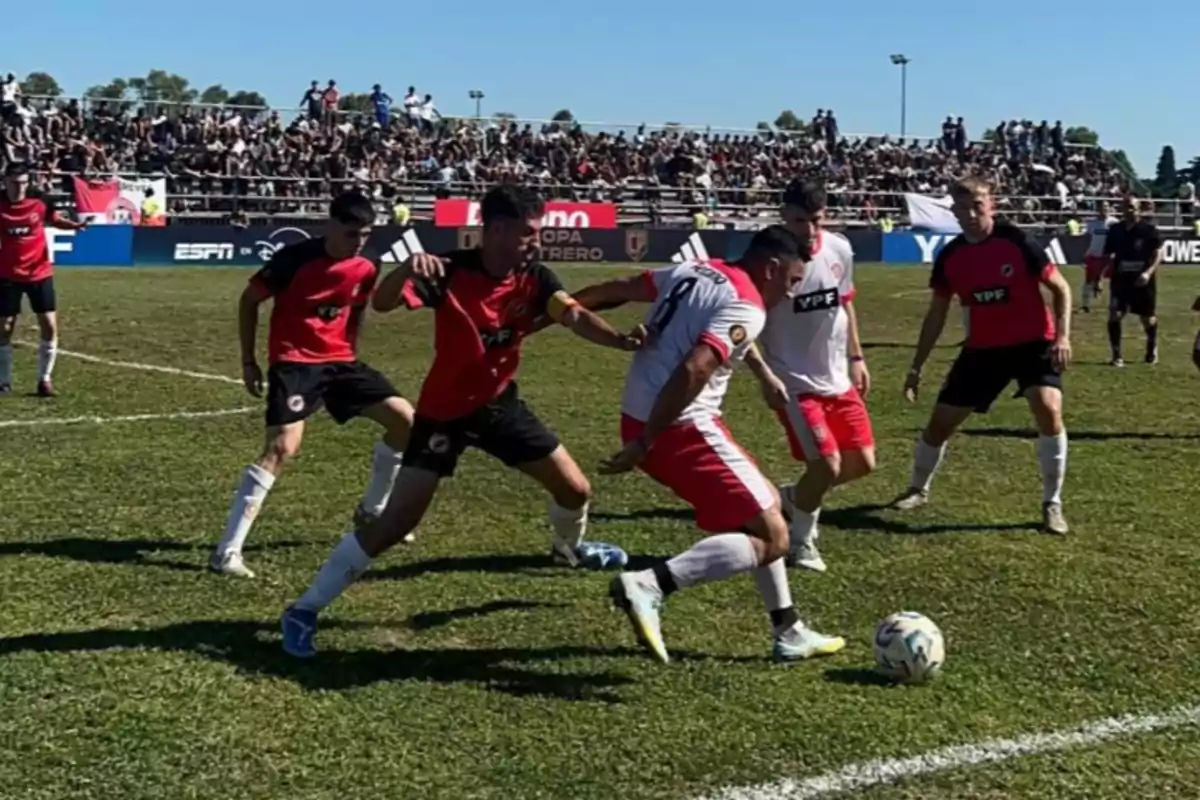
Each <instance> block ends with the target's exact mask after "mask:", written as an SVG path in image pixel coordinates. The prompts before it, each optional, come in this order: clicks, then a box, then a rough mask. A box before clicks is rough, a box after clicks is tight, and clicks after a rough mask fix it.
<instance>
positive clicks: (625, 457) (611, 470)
mask: <svg viewBox="0 0 1200 800" xmlns="http://www.w3.org/2000/svg"><path fill="white" fill-rule="evenodd" d="M645 457H646V448H645V446H644V445H643V444H642V440H641V439H640V438H639V439H633V440H632V441H630V442H629V444H627V445H625V446H624V447H622V448H621V452H619V453H617V454H616V455H613V456H610V457H609V458H607V459H605V460H604V461H602V462H600V474H601V475H620V474H621V473H622V472H629V471H630V470H632V469H633V468H634V467H636V466H637V465H638V464H640V463H642V459H643V458H645Z"/></svg>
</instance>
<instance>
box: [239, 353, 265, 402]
mask: <svg viewBox="0 0 1200 800" xmlns="http://www.w3.org/2000/svg"><path fill="white" fill-rule="evenodd" d="M242 383H243V384H244V385H245V387H246V391H247V392H249V393H250V394H251V395H253V396H254V397H262V396H263V374H262V370H261V369H259V368H258V363H257V362H255V361H247V362H246V363H245V364H242Z"/></svg>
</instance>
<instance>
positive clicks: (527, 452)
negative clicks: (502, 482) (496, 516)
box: [404, 383, 558, 478]
mask: <svg viewBox="0 0 1200 800" xmlns="http://www.w3.org/2000/svg"><path fill="white" fill-rule="evenodd" d="M468 446H470V447H477V448H479V449H480V450H482V451H483V452H485V453H487V454H488V455H490V456H493V457H495V458H498V459H499V460H500V461H502V462H504V464H506V465H507V466H510V467H516V466H519V465H521V464H530V463H532V462H534V461H541V460H542V459H543V458H545V457H546V456H548V455H550V454H551V453H553V452H554V451H555V450H557V449H558V437H557V436H555V435H554V434H553V433H552V432H551V431H550V429H549V428H547V427H546V426H545V425H544V424H542V421H541V420H540V419H538V418H537V416H536V415H535V414H534V413H533V412H532V411H530V410H529V407H528V406H527V405H525V402H524V401H523V400H521V398H520V397H519V396H518V394H517V385H516V384H515V383H510V384H509V385H508V386H507V387H506V388H505V390H504V391H503V392H501V393H500V395H499V396H498V397H496V399H495V400H492V401H491V402H490V403H488V404H487V405H486V406H484V407H483V408H480V409H478V410H477V411H473V412H471V413H470V414H468V415H467V416H465V417H459V418H458V419H451V420H438V419H430V418H429V417H423V416H421V415H420V414H419V413H418V414H417V416H416V419H415V420H413V429H412V437H411V438H410V439H409V440H408V448H407V449H406V450H405V451H404V466H406V467H416V468H417V469H424V470H428V471H429V472H434V473H437V474H438V475H440V476H441V477H443V478H448V477H450V476H451V475H453V474H454V470H455V468H456V467H457V466H458V458H459V456H461V455H462V454H463V451H465V450H466V449H467V447H468Z"/></svg>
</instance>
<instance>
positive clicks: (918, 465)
mask: <svg viewBox="0 0 1200 800" xmlns="http://www.w3.org/2000/svg"><path fill="white" fill-rule="evenodd" d="M944 455H946V444H945V442H943V443H942V446H941V447H934V446H933V445H931V444H927V443H926V442H925V439H924V438H922V437H917V452H916V453H915V454H914V455H913V468H912V477H911V478H909V480H908V485H909V487H910V488H912V489H918V490H920V491H922V492H928V491H929V484H930V483H932V482H933V474H934V473H935V472H937V468H938V466H939V465H940V464H941V463H942V457H943V456H944Z"/></svg>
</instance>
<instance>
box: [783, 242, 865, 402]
mask: <svg viewBox="0 0 1200 800" xmlns="http://www.w3.org/2000/svg"><path fill="white" fill-rule="evenodd" d="M853 299H854V250H853V249H852V248H851V247H850V242H849V241H848V240H847V239H846V237H844V236H841V235H840V234H836V233H831V232H829V231H822V232H821V235H820V237H819V239H818V240H817V247H816V250H815V251H814V252H813V256H812V260H810V261H809V262H808V263H807V264H805V265H804V277H803V278H801V279H800V280H798V281H796V282H795V283H793V284H792V288H791V289H790V290H789V291H788V294H787V297H785V298H784V299H783V300H781V301H779V303H778V304H777V305H776V306H775V307H774V308H772V309H771V310H770V311H769V312H768V313H767V325H766V328H765V329H764V330H763V335H762V339H761V344H762V348H763V351H764V353H763V355H764V357H765V358H766V361H767V364H768V365H769V366H770V367H771V369H772V370H773V371H774V372H775V374H776V375H778V376H779V379H780V380H782V381H783V383H784V385H785V386H787V388H788V391H789V392H791V393H793V394H818V395H823V396H826V397H836V396H838V395H842V394H845V393H846V392H848V391H850V386H851V384H850V372H849V363H848V361H847V360H846V359H847V356H846V347H847V342H848V339H849V331H850V317H849V315H848V314H847V313H846V309H845V308H844V306H845V304H846V303H848V302H850V301H851V300H853Z"/></svg>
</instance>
